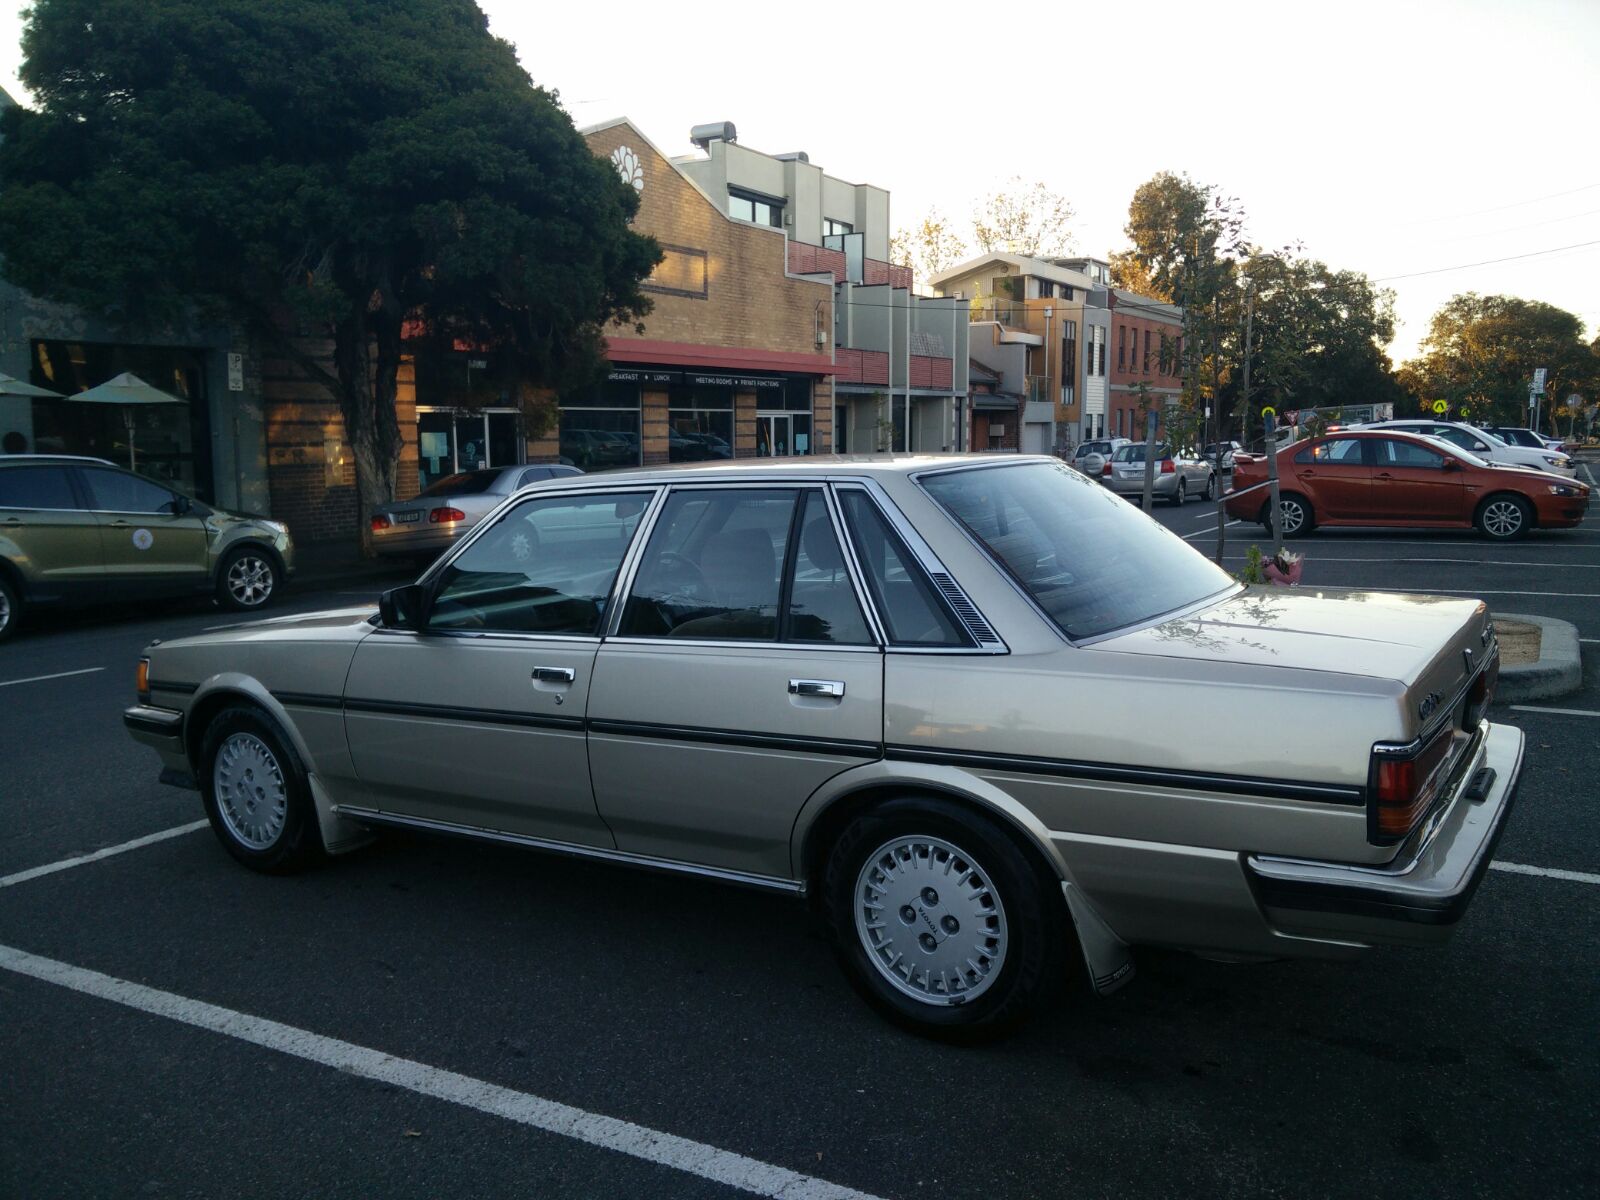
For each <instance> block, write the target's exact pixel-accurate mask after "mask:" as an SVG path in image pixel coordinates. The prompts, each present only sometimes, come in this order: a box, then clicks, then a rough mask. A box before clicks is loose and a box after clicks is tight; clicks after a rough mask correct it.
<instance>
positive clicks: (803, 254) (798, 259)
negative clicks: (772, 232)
mask: <svg viewBox="0 0 1600 1200" xmlns="http://www.w3.org/2000/svg"><path fill="white" fill-rule="evenodd" d="M844 264H845V259H844V251H843V250H830V249H828V248H827V247H826V246H812V245H809V244H808V243H806V242H790V243H789V271H790V272H791V273H792V274H795V275H817V274H821V273H823V272H825V271H831V272H832V273H833V281H834V282H835V283H841V282H843V280H844Z"/></svg>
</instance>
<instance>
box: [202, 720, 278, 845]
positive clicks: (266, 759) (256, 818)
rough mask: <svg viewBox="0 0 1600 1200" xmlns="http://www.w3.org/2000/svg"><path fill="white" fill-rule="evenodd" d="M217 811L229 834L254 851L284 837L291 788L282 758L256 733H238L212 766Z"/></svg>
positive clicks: (232, 737) (228, 742) (218, 752)
mask: <svg viewBox="0 0 1600 1200" xmlns="http://www.w3.org/2000/svg"><path fill="white" fill-rule="evenodd" d="M211 784H212V789H213V791H214V792H215V793H216V797H217V812H218V813H219V814H220V815H221V817H222V823H223V824H224V825H226V826H227V828H228V832H229V833H230V834H232V835H233V836H234V837H235V838H237V839H238V840H239V843H240V844H241V845H243V846H247V847H249V848H250V849H251V850H269V849H271V848H272V846H273V844H274V843H275V842H277V840H278V838H279V837H281V836H282V835H283V825H284V821H285V820H286V819H287V817H288V814H289V788H288V785H287V784H286V783H285V782H284V779H283V770H282V768H281V767H279V766H278V759H277V757H276V756H275V755H274V754H273V753H272V751H271V750H270V749H269V748H268V747H267V744H266V743H265V742H263V741H262V740H261V739H260V738H258V737H256V736H255V734H253V733H235V734H231V735H229V737H228V739H227V740H226V741H224V742H223V743H222V745H221V746H220V747H218V749H217V756H216V759H215V761H214V762H213V764H212V767H211Z"/></svg>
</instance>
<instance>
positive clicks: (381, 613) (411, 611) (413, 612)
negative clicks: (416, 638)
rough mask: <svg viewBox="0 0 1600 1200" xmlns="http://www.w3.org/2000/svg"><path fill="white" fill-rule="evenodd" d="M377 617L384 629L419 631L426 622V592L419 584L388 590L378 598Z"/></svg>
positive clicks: (409, 584)
mask: <svg viewBox="0 0 1600 1200" xmlns="http://www.w3.org/2000/svg"><path fill="white" fill-rule="evenodd" d="M378 617H379V619H380V620H381V621H382V622H383V624H384V628H386V629H421V628H422V627H423V626H424V625H426V624H427V621H428V591H427V589H426V588H424V587H423V586H422V585H421V584H420V583H407V584H403V585H402V586H400V587H395V588H390V589H389V590H388V591H386V592H384V593H383V595H381V596H379V597H378Z"/></svg>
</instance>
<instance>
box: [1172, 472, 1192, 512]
mask: <svg viewBox="0 0 1600 1200" xmlns="http://www.w3.org/2000/svg"><path fill="white" fill-rule="evenodd" d="M1188 500H1189V481H1188V480H1187V479H1180V480H1178V486H1177V489H1176V490H1175V491H1174V492H1173V493H1172V504H1173V507H1174V508H1182V507H1183V506H1184V505H1185V504H1186V503H1188Z"/></svg>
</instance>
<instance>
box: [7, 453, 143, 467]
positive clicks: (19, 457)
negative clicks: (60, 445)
mask: <svg viewBox="0 0 1600 1200" xmlns="http://www.w3.org/2000/svg"><path fill="white" fill-rule="evenodd" d="M51 463H63V464H65V463H95V464H96V465H98V466H102V467H115V466H116V465H117V464H116V463H114V462H111V461H110V460H108V459H104V458H91V457H90V456H89V455H87V454H0V467H3V466H6V465H7V464H11V465H24V464H31V465H34V466H41V465H42V466H48V465H50V464H51ZM117 469H118V470H121V469H122V468H121V467H118V468H117Z"/></svg>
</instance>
